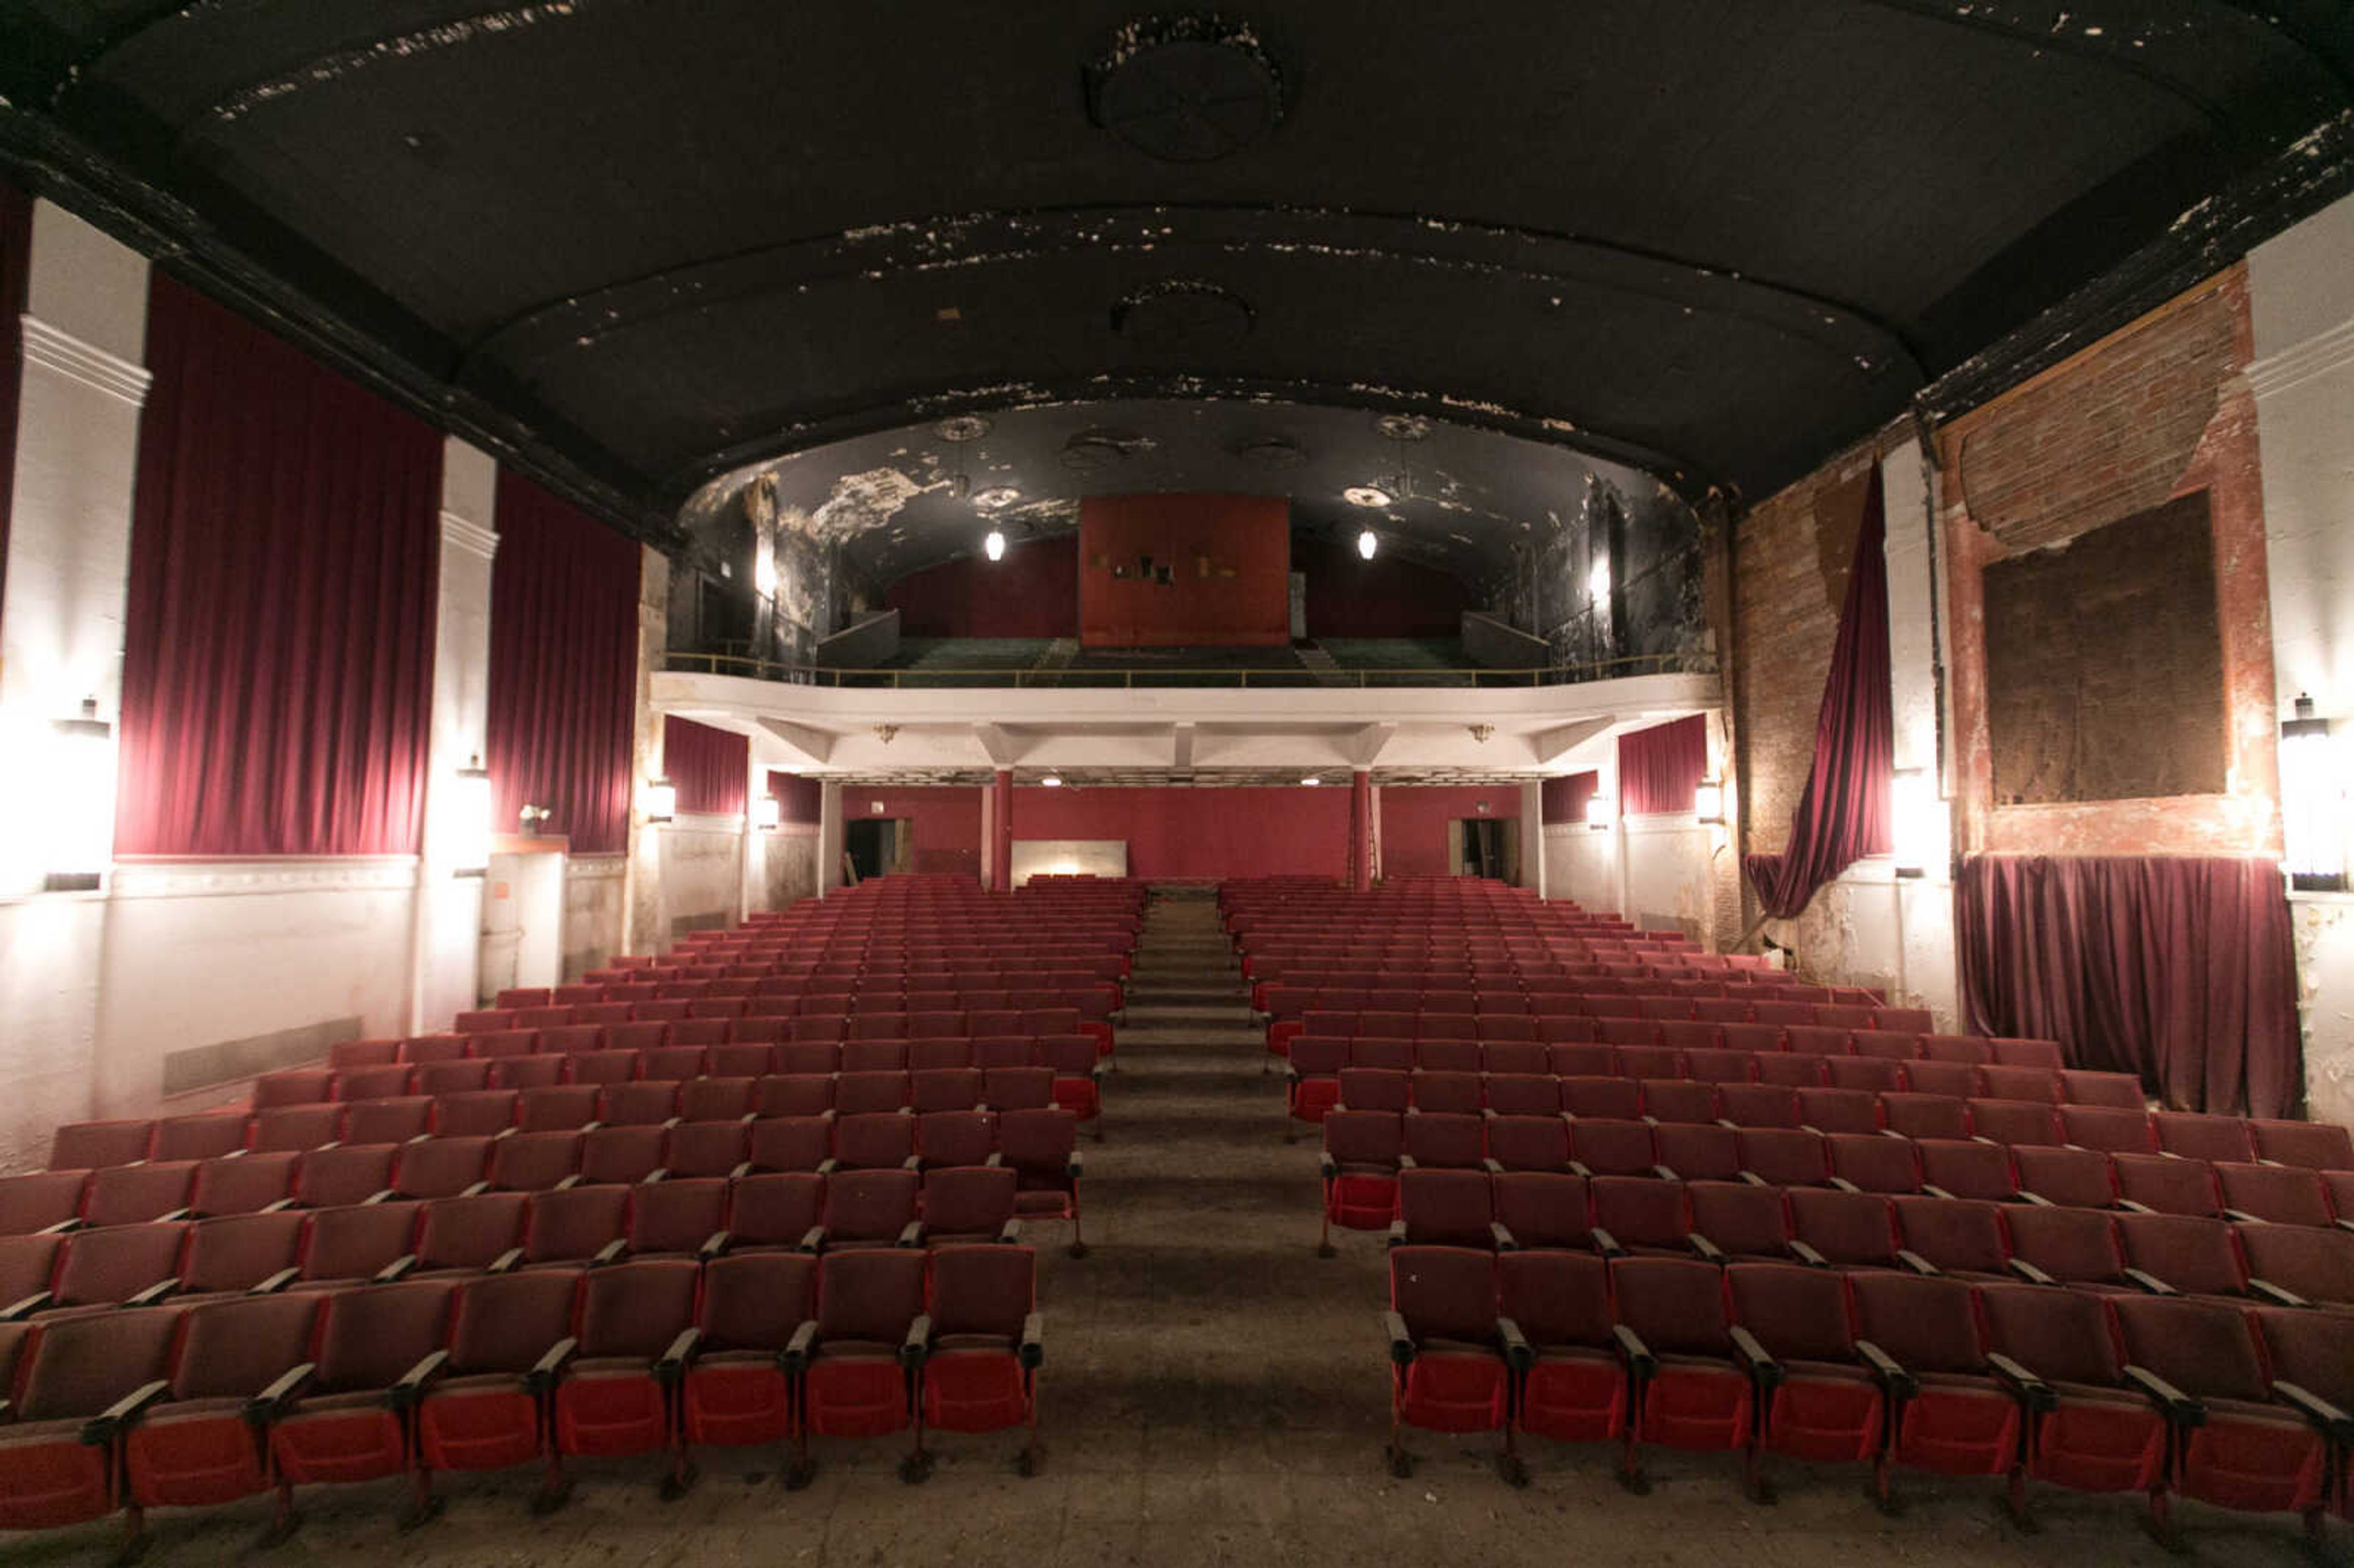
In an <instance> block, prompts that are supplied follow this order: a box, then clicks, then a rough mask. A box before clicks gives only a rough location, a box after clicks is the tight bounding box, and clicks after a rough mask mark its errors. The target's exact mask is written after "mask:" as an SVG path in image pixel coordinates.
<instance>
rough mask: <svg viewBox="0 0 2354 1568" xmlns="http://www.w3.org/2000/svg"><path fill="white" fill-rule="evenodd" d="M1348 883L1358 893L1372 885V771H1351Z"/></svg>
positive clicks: (1369, 888) (1353, 769) (1370, 887)
mask: <svg viewBox="0 0 2354 1568" xmlns="http://www.w3.org/2000/svg"><path fill="white" fill-rule="evenodd" d="M1349 885H1350V886H1351V887H1352V888H1354V889H1356V891H1358V892H1359V893H1364V892H1368V891H1370V890H1371V889H1372V887H1373V769H1371V768H1352V769H1350V772H1349Z"/></svg>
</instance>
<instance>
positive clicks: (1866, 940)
mask: <svg viewBox="0 0 2354 1568" xmlns="http://www.w3.org/2000/svg"><path fill="white" fill-rule="evenodd" d="M1765 935H1766V936H1768V937H1769V938H1772V939H1773V940H1774V941H1775V942H1776V943H1778V944H1779V945H1781V946H1783V947H1786V948H1790V949H1791V950H1792V951H1794V952H1795V953H1796V954H1797V963H1796V968H1797V972H1798V973H1799V975H1800V976H1801V977H1802V978H1804V979H1806V980H1814V981H1819V982H1820V983H1822V984H1825V985H1866V986H1872V987H1874V988H1876V989H1878V990H1879V991H1881V992H1882V994H1883V995H1885V996H1886V997H1887V998H1888V1000H1889V1001H1891V1002H1892V1003H1894V1004H1897V1005H1900V1006H1905V1007H1925V1008H1927V1009H1928V1010H1929V1012H1931V1013H1932V1014H1933V1015H1934V1016H1935V1019H1936V1021H1937V1027H1938V1028H1939V1029H1942V1030H1953V1029H1956V1028H1958V1027H1959V1022H1960V1008H1959V1004H1958V1001H1957V998H1958V995H1959V993H1958V991H1957V989H1956V982H1955V976H1956V969H1955V948H1954V889H1953V884H1952V883H1951V882H1950V881H1948V880H1946V879H1945V878H1943V877H1907V878H1900V877H1897V876H1896V875H1894V874H1893V871H1892V869H1891V865H1890V863H1889V862H1888V861H1886V860H1881V859H1875V860H1868V861H1863V862H1861V863H1857V864H1855V865H1853V866H1850V867H1849V868H1848V870H1847V871H1846V872H1845V873H1843V874H1840V876H1839V877H1838V878H1836V879H1834V880H1833V881H1831V882H1829V883H1826V884H1825V885H1823V886H1822V887H1821V888H1820V889H1819V891H1818V892H1817V893H1816V894H1815V896H1814V900H1813V902H1811V903H1810V904H1808V906H1807V908H1806V912H1805V913H1804V914H1802V915H1800V916H1798V917H1797V919H1796V920H1769V921H1767V922H1766V923H1765Z"/></svg>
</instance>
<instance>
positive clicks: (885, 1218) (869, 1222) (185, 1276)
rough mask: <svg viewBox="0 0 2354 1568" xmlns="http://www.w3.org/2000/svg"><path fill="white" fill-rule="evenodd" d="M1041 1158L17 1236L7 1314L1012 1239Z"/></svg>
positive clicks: (31, 1315) (1048, 1202)
mask: <svg viewBox="0 0 2354 1568" xmlns="http://www.w3.org/2000/svg"><path fill="white" fill-rule="evenodd" d="M1046 1175H1047V1177H1048V1178H1049V1180H1048V1181H1045V1182H1044V1183H1043V1184H1032V1185H1027V1186H1025V1185H1024V1181H1025V1179H1026V1178H1025V1173H1024V1172H1022V1171H1017V1170H1015V1169H1014V1168H1013V1167H1012V1166H1008V1165H960V1166H939V1167H937V1168H935V1169H932V1170H928V1171H922V1172H920V1173H919V1172H917V1171H903V1170H875V1171H758V1172H752V1173H748V1174H744V1175H739V1176H734V1177H704V1178H690V1179H684V1180H677V1181H668V1180H665V1181H641V1182H635V1183H629V1184H622V1183H607V1184H603V1185H598V1186H578V1187H554V1188H548V1189H546V1190H543V1191H540V1192H463V1193H459V1194H455V1195H451V1196H445V1197H440V1198H433V1199H418V1198H403V1197H394V1196H392V1195H390V1194H379V1195H378V1196H377V1197H376V1199H373V1200H368V1201H364V1202H357V1203H340V1204H336V1205H333V1206H329V1207H324V1208H317V1209H289V1208H279V1207H272V1208H268V1209H261V1210H256V1211H254V1212H252V1213H240V1214H216V1215H212V1216H209V1217H207V1218H203V1219H160V1220H143V1221H139V1222H136V1223H132V1224H114V1225H99V1226H91V1227H89V1228H87V1229H81V1230H70V1231H65V1232H62V1233H60V1234H48V1233H44V1234H35V1235H20V1236H5V1237H0V1301H5V1310H0V1321H7V1322H16V1321H21V1320H27V1319H44V1318H49V1317H55V1316H57V1315H58V1314H61V1313H73V1312H85V1311H92V1310H98V1309H101V1308H111V1307H119V1306H125V1305H128V1306H134V1307H141V1306H151V1305H154V1304H155V1303H156V1302H159V1301H164V1300H175V1301H184V1302H185V1301H193V1300H198V1299H211V1298H217V1297H225V1296H235V1295H241V1294H254V1295H263V1294H269V1293H270V1292H273V1291H279V1290H289V1289H302V1290H312V1289H333V1288H339V1287H343V1286H346V1285H352V1284H358V1283H367V1282H373V1283H376V1284H387V1283H390V1282H391V1281H393V1280H396V1279H403V1278H407V1277H409V1276H411V1275H413V1274H418V1273H425V1274H465V1273H493V1274H502V1273H507V1272H510V1271H512V1270H514V1269H517V1268H537V1267H546V1266H575V1265H578V1266H601V1265H604V1264H609V1263H613V1262H617V1261H620V1260H621V1259H623V1258H628V1257H651V1256H684V1257H706V1258H707V1257H716V1256H719V1255H722V1254H725V1253H727V1252H730V1251H736V1250H745V1249H762V1248H776V1247H787V1248H794V1249H798V1250H801V1251H804V1252H822V1251H827V1250H832V1249H839V1248H842V1247H846V1246H894V1245H898V1246H935V1245H954V1244H959V1243H964V1242H992V1243H1001V1244H1005V1245H1012V1244H1013V1242H1015V1241H1017V1240H1019V1239H1020V1234H1021V1224H1022V1221H1023V1219H1024V1218H1025V1217H1027V1218H1044V1219H1062V1218H1065V1217H1067V1216H1068V1215H1069V1214H1070V1213H1072V1212H1074V1209H1075V1205H1074V1202H1073V1199H1074V1194H1075V1192H1076V1178H1071V1177H1069V1176H1068V1174H1067V1171H1051V1172H1047V1173H1046ZM1073 1234H1074V1237H1075V1240H1074V1243H1073V1245H1074V1246H1076V1247H1077V1248H1078V1249H1079V1251H1080V1252H1081V1253H1082V1254H1084V1251H1085V1248H1084V1245H1083V1244H1081V1243H1080V1242H1079V1241H1077V1240H1076V1237H1077V1234H1078V1233H1077V1231H1076V1228H1075V1230H1074V1233H1073ZM0 1435H5V1429H0Z"/></svg>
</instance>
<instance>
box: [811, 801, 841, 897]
mask: <svg viewBox="0 0 2354 1568" xmlns="http://www.w3.org/2000/svg"><path fill="white" fill-rule="evenodd" d="M841 885H842V781H841V780H840V779H827V780H826V781H825V782H824V783H823V784H822V785H820V786H819V787H818V807H817V895H818V896H819V897H820V898H822V897H824V896H825V895H827V894H829V893H831V892H832V891H833V890H834V889H835V888H837V887H840V886H841Z"/></svg>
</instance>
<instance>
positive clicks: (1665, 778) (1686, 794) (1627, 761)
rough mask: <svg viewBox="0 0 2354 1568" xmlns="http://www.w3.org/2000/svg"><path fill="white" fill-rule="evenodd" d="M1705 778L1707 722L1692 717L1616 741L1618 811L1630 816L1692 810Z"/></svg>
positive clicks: (1653, 727)
mask: <svg viewBox="0 0 2354 1568" xmlns="http://www.w3.org/2000/svg"><path fill="white" fill-rule="evenodd" d="M1707 776H1708V720H1706V719H1705V718H1702V716H1701V715H1698V714H1694V715H1692V716H1691V717H1690V718H1680V719H1677V720H1675V721H1674V722H1673V723H1671V724H1660V725H1653V726H1651V727H1650V728H1649V729H1638V730H1636V731H1634V732H1633V733H1632V734H1629V735H1622V736H1619V737H1618V810H1620V811H1621V812H1622V813H1624V814H1625V815H1627V816H1629V817H1643V816H1656V815H1659V814H1661V813H1664V812H1669V811H1689V810H1691V809H1692V792H1693V791H1694V790H1695V789H1698V788H1699V787H1700V781H1701V780H1702V779H1704V778H1706V777H1707Z"/></svg>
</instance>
